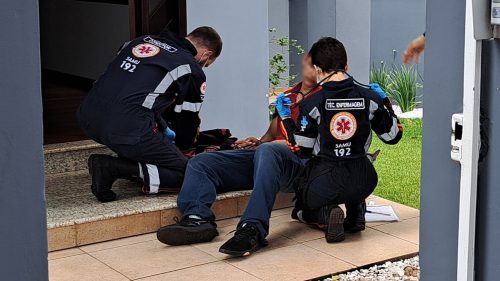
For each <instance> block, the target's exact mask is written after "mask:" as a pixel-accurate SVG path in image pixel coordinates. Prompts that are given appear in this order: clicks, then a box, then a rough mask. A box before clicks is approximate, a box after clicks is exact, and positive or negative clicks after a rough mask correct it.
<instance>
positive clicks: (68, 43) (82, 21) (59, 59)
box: [40, 0, 186, 144]
mask: <svg viewBox="0 0 500 281" xmlns="http://www.w3.org/2000/svg"><path fill="white" fill-rule="evenodd" d="M40 29H41V30H40V33H41V47H40V48H41V58H42V100H43V125H44V144H51V143H61V142H68V141H77V140H83V139H86V137H85V135H84V134H83V132H81V130H80V128H79V126H78V124H77V121H76V117H75V112H76V110H77V108H78V106H79V105H80V103H81V101H82V100H83V99H84V97H85V96H86V94H87V92H88V91H89V90H90V89H91V88H92V85H93V83H94V81H95V80H96V79H97V78H98V77H99V75H100V74H101V73H103V72H104V71H105V69H106V66H107V65H108V63H109V62H110V61H111V60H112V59H113V58H114V56H115V54H116V52H117V51H118V49H119V48H120V46H121V45H122V44H123V43H124V42H126V41H127V40H130V39H133V38H136V37H137V36H140V35H143V34H153V35H157V34H159V33H160V32H162V31H163V30H165V29H168V30H170V31H172V32H174V33H177V34H179V35H181V36H184V35H185V34H186V3H185V0H175V1H169V0H145V1H141V0H109V1H83V0H71V1H68V0H53V1H40Z"/></svg>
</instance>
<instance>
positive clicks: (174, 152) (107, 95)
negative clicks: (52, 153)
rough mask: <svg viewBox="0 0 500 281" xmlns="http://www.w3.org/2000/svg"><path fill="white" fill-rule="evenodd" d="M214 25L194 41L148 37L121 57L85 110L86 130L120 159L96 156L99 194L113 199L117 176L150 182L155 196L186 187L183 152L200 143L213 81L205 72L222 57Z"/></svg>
mask: <svg viewBox="0 0 500 281" xmlns="http://www.w3.org/2000/svg"><path fill="white" fill-rule="evenodd" d="M221 50H222V40H221V38H220V36H219V35H218V34H217V32H216V31H215V30H214V29H213V28H211V27H199V28H197V29H195V30H193V31H192V32H191V33H190V34H189V35H188V36H187V37H186V38H178V37H177V36H175V35H172V34H168V35H166V36H163V37H157V36H141V37H139V38H136V39H134V40H132V41H130V42H128V43H126V44H125V45H124V46H123V47H122V49H121V50H120V51H119V52H118V54H117V57H116V58H115V59H114V60H113V61H112V62H111V63H110V64H109V66H108V68H107V70H106V72H105V73H104V74H103V75H101V77H99V79H98V80H97V81H96V82H95V84H94V86H93V88H92V89H91V91H90V92H89V94H88V95H87V97H86V98H85V100H84V101H83V103H82V105H81V106H80V108H79V110H78V112H77V117H78V120H79V123H80V126H81V128H82V129H83V131H84V132H85V133H86V134H87V135H88V136H89V137H90V138H92V139H93V140H95V141H96V142H98V143H101V144H104V145H106V146H108V147H109V148H110V149H111V150H112V151H114V152H115V153H116V154H117V155H118V157H112V156H108V155H91V156H90V158H89V161H88V164H89V172H90V173H91V175H92V193H93V194H94V195H95V196H96V197H97V199H98V200H99V201H101V202H108V201H113V200H115V199H116V194H115V193H114V192H113V191H111V187H112V184H113V182H114V181H115V180H116V179H117V178H123V179H132V180H133V179H135V180H141V181H143V182H144V187H143V192H145V193H149V194H155V193H158V192H160V191H170V190H174V189H178V188H180V186H181V185H182V180H183V175H184V169H185V166H186V163H187V159H186V158H185V156H184V155H183V154H182V153H181V151H180V150H179V148H180V149H186V148H189V147H190V146H192V145H193V144H194V143H195V142H196V136H197V134H198V128H199V125H200V119H199V117H198V112H199V111H200V108H201V104H202V101H203V97H204V94H205V91H206V82H205V80H206V78H205V74H204V72H203V70H202V68H203V67H207V66H209V65H210V64H212V63H213V62H214V61H215V60H216V58H217V57H218V56H219V55H220V53H221Z"/></svg>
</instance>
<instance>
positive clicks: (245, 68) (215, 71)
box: [187, 0, 269, 137]
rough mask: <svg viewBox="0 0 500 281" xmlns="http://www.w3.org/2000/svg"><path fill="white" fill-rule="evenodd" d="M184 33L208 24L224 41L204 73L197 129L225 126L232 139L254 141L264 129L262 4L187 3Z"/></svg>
mask: <svg viewBox="0 0 500 281" xmlns="http://www.w3.org/2000/svg"><path fill="white" fill-rule="evenodd" d="M187 24H188V32H189V31H191V30H192V29H194V28H196V27H198V26H202V25H208V26H212V27H213V28H215V29H216V30H217V31H218V32H219V34H220V35H221V37H222V40H223V42H224V46H223V50H222V54H221V56H220V57H219V59H218V60H217V61H216V62H215V64H213V65H212V66H210V67H209V68H207V69H206V71H205V73H206V75H207V94H206V98H205V101H204V103H203V108H202V111H201V117H202V129H212V128H228V129H231V131H232V133H233V135H235V136H237V137H245V136H250V135H254V136H258V137H260V136H261V135H262V134H263V133H264V131H265V130H266V129H267V126H268V124H269V123H268V113H267V112H268V110H267V98H266V94H267V91H268V73H269V70H268V59H269V44H268V2H267V1H245V0H217V1H206V0H189V1H187Z"/></svg>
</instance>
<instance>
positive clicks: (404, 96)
mask: <svg viewBox="0 0 500 281" xmlns="http://www.w3.org/2000/svg"><path fill="white" fill-rule="evenodd" d="M389 77H390V78H389V80H390V83H389V93H388V94H389V96H390V97H391V98H392V100H394V101H395V102H396V103H397V104H398V105H399V107H401V111H403V112H408V111H412V110H413V109H415V107H416V106H417V105H418V103H419V102H418V101H417V90H418V88H420V87H422V86H421V85H420V84H419V83H418V81H417V79H418V73H417V71H416V69H415V67H413V66H406V65H402V66H400V67H397V68H394V70H393V71H392V72H391V73H390V74H389Z"/></svg>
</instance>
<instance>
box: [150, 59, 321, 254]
mask: <svg viewBox="0 0 500 281" xmlns="http://www.w3.org/2000/svg"><path fill="white" fill-rule="evenodd" d="M309 61H310V59H308V58H306V57H305V58H304V61H303V67H302V77H303V81H302V83H299V84H298V85H296V86H295V87H293V88H292V89H290V90H289V91H287V93H289V94H290V95H289V97H290V98H291V99H292V100H294V101H295V100H297V99H301V98H302V96H303V95H304V93H308V92H310V93H309V95H308V96H312V95H314V93H315V91H317V89H316V90H315V91H314V89H313V88H314V87H315V86H316V80H315V74H314V68H313V67H312V64H310V62H309ZM311 90H313V91H311ZM291 114H292V115H293V116H294V117H297V116H298V114H299V111H298V107H297V108H293V109H292V110H291ZM279 142H281V143H279ZM271 143H272V144H271ZM278 154H279V155H282V156H281V157H280V158H278V157H276V155H278ZM301 166H302V163H301V160H300V159H299V158H298V157H296V155H294V154H293V153H291V151H290V150H289V149H288V147H287V144H286V140H285V136H284V135H283V132H282V125H281V118H280V117H279V116H278V114H276V115H275V116H274V118H273V119H272V121H271V124H270V125H269V129H268V130H267V132H266V133H265V134H264V136H262V138H261V139H260V140H259V139H257V138H254V137H249V138H247V139H245V140H241V141H237V142H236V143H235V150H229V151H218V152H211V153H202V154H200V155H197V156H195V157H194V158H192V159H191V160H190V161H189V162H188V164H187V168H186V173H185V177H184V183H183V185H182V188H181V191H180V193H179V196H178V198H177V205H178V207H179V209H180V210H181V213H182V218H181V220H180V221H179V222H177V223H176V224H173V225H168V226H165V227H162V228H160V229H159V230H158V232H157V237H158V240H160V241H161V242H163V243H165V244H169V245H184V244H193V243H201V242H208V241H211V240H212V239H214V238H215V237H216V236H217V235H218V232H217V226H216V224H215V222H214V221H215V216H214V214H213V212H212V210H211V206H212V204H213V203H214V202H215V199H216V197H217V193H223V192H229V191H236V190H249V189H252V187H254V186H260V185H264V186H267V185H279V180H278V178H279V175H280V174H283V173H285V170H287V171H288V172H287V173H288V174H290V175H292V174H296V173H297V172H298V169H299V167H301ZM292 167H297V168H292ZM290 177H291V176H290ZM254 179H255V180H254ZM283 185H289V184H288V183H284V184H283ZM290 192H293V190H290ZM265 204H266V206H262V211H264V210H267V209H268V207H267V205H270V206H271V207H272V205H273V204H274V200H273V201H272V202H266V203H265ZM262 215H263V216H264V217H265V216H268V214H267V213H266V212H264V213H263V214H262Z"/></svg>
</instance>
